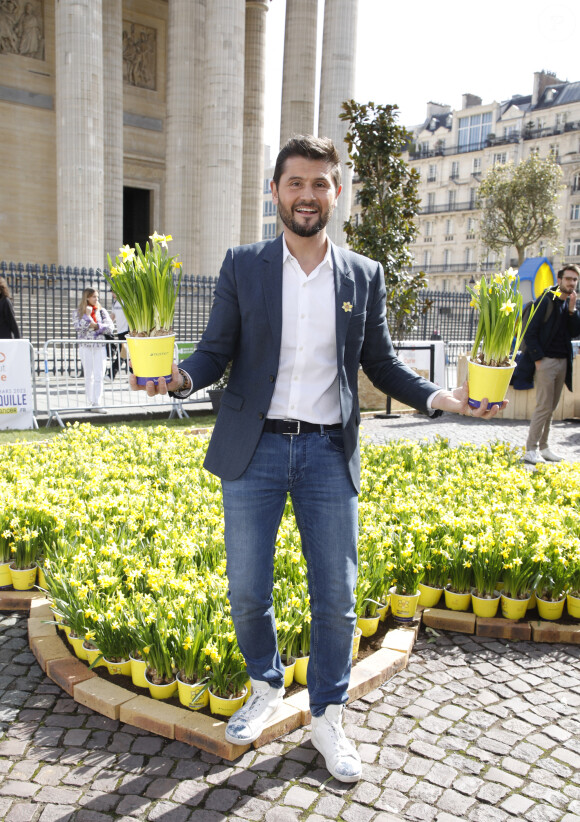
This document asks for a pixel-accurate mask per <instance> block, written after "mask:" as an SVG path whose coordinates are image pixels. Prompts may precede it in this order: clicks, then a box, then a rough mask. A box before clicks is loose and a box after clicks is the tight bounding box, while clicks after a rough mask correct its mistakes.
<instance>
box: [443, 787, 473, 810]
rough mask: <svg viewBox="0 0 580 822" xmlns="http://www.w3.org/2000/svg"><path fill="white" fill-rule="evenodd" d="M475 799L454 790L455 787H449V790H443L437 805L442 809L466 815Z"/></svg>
mask: <svg viewBox="0 0 580 822" xmlns="http://www.w3.org/2000/svg"><path fill="white" fill-rule="evenodd" d="M474 801H475V800H474V799H472V798H471V797H470V796H466V795H465V794H462V793H459V792H458V791H455V790H453V788H447V790H445V791H443V793H442V794H441V796H440V797H439V799H438V800H437V807H438V808H439V809H440V810H442V811H447V812H448V813H454V814H457V815H459V816H461V815H463V816H465V814H466V813H467V811H468V810H469V808H471V806H472V805H473V803H474Z"/></svg>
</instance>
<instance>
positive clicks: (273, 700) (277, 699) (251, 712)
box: [226, 679, 284, 745]
mask: <svg viewBox="0 0 580 822" xmlns="http://www.w3.org/2000/svg"><path fill="white" fill-rule="evenodd" d="M250 682H251V683H252V695H251V696H250V698H249V699H248V701H247V702H246V704H245V705H243V706H242V707H241V708H240V709H239V711H236V712H235V714H234V715H233V716H232V717H231V719H230V721H229V722H228V724H227V727H226V741H227V742H230V743H231V744H232V745H247V744H248V743H250V742H254V741H255V740H256V739H257V738H258V737H259V736H260V735H261V733H262V731H263V730H264V728H265V727H266V723H267V722H268V720H269V719H270V718H271V717H272V716H274V714H275V713H276V711H277V710H278V708H279V707H280V705H281V704H282V698H283V696H284V688H272V686H271V685H269V684H268V683H267V682H262V681H261V680H259V679H250Z"/></svg>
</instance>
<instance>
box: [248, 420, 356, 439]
mask: <svg viewBox="0 0 580 822" xmlns="http://www.w3.org/2000/svg"><path fill="white" fill-rule="evenodd" d="M341 428H342V423H341V422H336V423H334V424H333V425H321V424H319V423H315V422H304V421H303V420H269V419H267V420H266V422H265V423H264V431H267V432H268V433H269V434H287V435H288V436H289V437H295V436H296V435H297V434H320V433H323V432H324V431H339V430H340V429H341Z"/></svg>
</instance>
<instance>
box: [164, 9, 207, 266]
mask: <svg viewBox="0 0 580 822" xmlns="http://www.w3.org/2000/svg"><path fill="white" fill-rule="evenodd" d="M204 40H205V0H171V2H170V3H169V31H168V50H167V51H168V67H167V73H168V79H167V118H166V125H167V151H166V176H165V180H166V185H165V221H164V224H163V226H161V227H160V228H158V229H157V230H159V231H162V232H163V233H164V234H171V235H172V237H173V243H172V244H171V250H172V253H174V254H179V259H180V261H181V262H182V263H183V270H184V271H185V272H186V273H187V274H198V273H200V270H199V243H200V221H201V213H202V209H201V191H200V181H201V176H202V146H201V128H202V113H203V70H204Z"/></svg>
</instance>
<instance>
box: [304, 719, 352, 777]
mask: <svg viewBox="0 0 580 822" xmlns="http://www.w3.org/2000/svg"><path fill="white" fill-rule="evenodd" d="M342 712H343V706H342V705H328V706H327V708H326V710H325V712H324V714H323V715H322V716H313V717H312V737H311V738H312V744H313V745H314V747H315V748H316V750H317V751H319V753H321V754H322V756H323V757H324V759H325V762H326V768H327V770H328V771H330V773H331V774H332V776H334V778H335V779H338V780H339V781H340V782H357V781H358V780H359V779H360V778H361V776H362V766H361V761H360V756H359V755H358V751H357V750H356V748H355V747H354V745H353V744H352V742H350V741H349V740H348V739H347V738H346V736H345V735H344V731H343V729H342Z"/></svg>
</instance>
